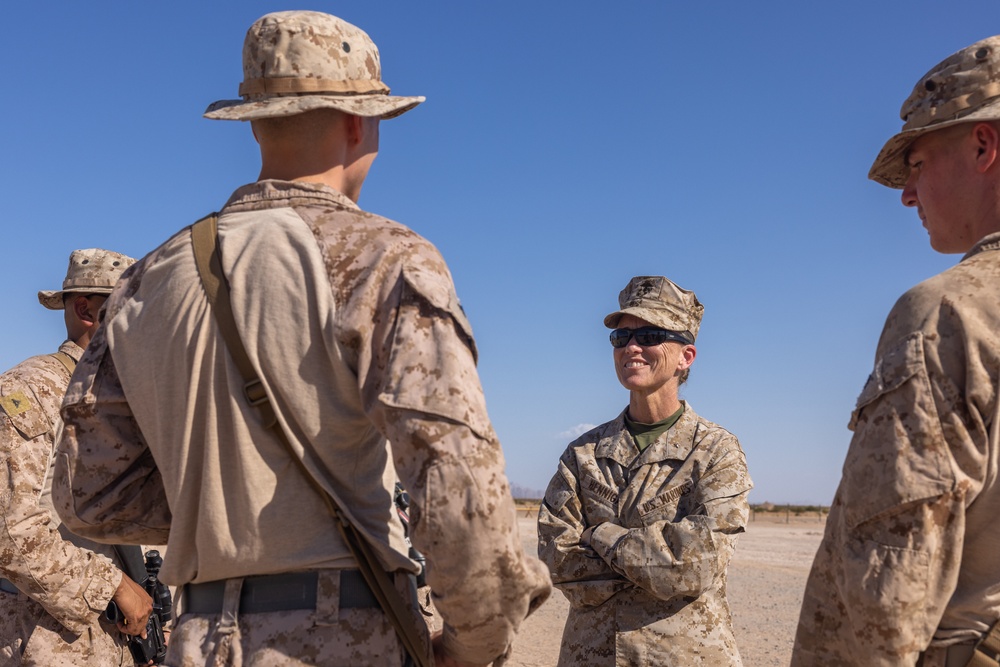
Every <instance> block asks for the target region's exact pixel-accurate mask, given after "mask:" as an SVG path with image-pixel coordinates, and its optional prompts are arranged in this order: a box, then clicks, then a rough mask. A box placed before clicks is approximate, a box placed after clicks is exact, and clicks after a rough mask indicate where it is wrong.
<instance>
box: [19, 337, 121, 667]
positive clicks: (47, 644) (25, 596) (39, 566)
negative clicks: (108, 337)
mask: <svg viewBox="0 0 1000 667" xmlns="http://www.w3.org/2000/svg"><path fill="white" fill-rule="evenodd" d="M59 351H60V352H61V353H63V354H66V355H68V356H69V357H71V358H72V359H79V357H80V355H81V354H82V353H83V350H81V349H80V347H79V346H77V345H76V344H75V343H73V342H71V341H66V342H65V343H63V344H62V346H60V348H59ZM69 380H70V373H69V370H68V368H67V367H66V366H65V365H64V364H63V363H61V362H60V361H59V360H58V359H57V358H56V357H54V356H52V355H43V356H38V357H32V358H30V359H28V360H26V361H24V362H22V363H20V364H18V365H17V366H15V367H14V368H12V369H10V370H9V371H7V372H6V373H4V374H3V375H0V466H2V467H0V470H2V471H3V480H4V482H5V483H4V484H3V485H0V517H2V518H0V521H2V522H3V527H2V530H0V577H2V578H4V579H6V580H7V581H9V582H11V583H12V584H14V585H15V586H17V588H18V589H19V590H20V593H12V592H7V591H0V665H3V666H4V667H7V666H9V665H40V666H41V665H44V666H45V667H51V666H53V665H70V666H73V665H79V666H81V667H83V666H90V665H95V666H97V667H107V666H111V665H114V666H115V667H117V666H119V665H122V664H126V663H125V656H126V655H127V652H126V651H124V649H123V643H122V642H121V640H120V635H119V633H118V631H117V630H116V629H114V627H113V626H107V627H105V626H102V625H101V623H100V622H99V617H100V614H101V612H103V611H104V609H105V607H107V604H108V601H109V600H111V596H112V595H113V594H114V592H115V589H116V588H117V587H118V584H119V582H120V581H121V577H122V573H121V571H120V570H118V568H116V567H115V566H114V564H113V563H112V561H111V559H110V558H109V556H108V554H109V553H110V551H111V548H110V547H108V546H106V545H100V544H96V543H92V542H90V541H88V540H84V539H83V538H80V537H77V536H76V535H72V534H71V533H69V532H68V531H67V530H66V529H65V527H64V526H60V524H59V520H58V517H57V516H56V514H55V512H54V511H52V506H51V499H50V498H49V496H48V493H47V485H46V483H45V482H46V473H47V471H48V470H49V464H50V461H51V457H52V445H53V439H54V431H55V430H56V428H57V425H58V419H59V405H60V404H61V402H62V398H63V394H64V393H65V391H66V386H67V385H68V384H69ZM127 664H131V659H129V660H128V663H127Z"/></svg>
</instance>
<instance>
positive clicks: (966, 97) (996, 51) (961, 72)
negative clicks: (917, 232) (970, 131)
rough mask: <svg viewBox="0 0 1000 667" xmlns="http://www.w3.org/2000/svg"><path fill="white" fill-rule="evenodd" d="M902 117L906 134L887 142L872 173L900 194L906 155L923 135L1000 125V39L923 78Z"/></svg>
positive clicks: (971, 49) (969, 48)
mask: <svg viewBox="0 0 1000 667" xmlns="http://www.w3.org/2000/svg"><path fill="white" fill-rule="evenodd" d="M899 116H900V118H901V119H902V120H903V129H902V130H901V131H900V132H899V133H898V134H896V135H895V136H893V137H892V138H891V139H889V141H888V142H886V144H885V146H883V148H882V150H881V151H880V152H879V155H878V157H877V158H876V159H875V162H874V163H873V164H872V168H871V171H870V172H869V173H868V177H869V178H871V179H872V180H874V181H877V182H879V183H882V184H883V185H887V186H889V187H894V188H901V187H903V186H904V185H905V184H906V179H907V176H908V174H909V170H908V168H907V166H906V164H905V158H906V151H907V149H908V148H909V147H910V145H911V144H912V143H913V142H914V141H915V140H916V139H917V138H918V137H920V136H921V135H923V134H926V133H928V132H932V131H935V130H940V129H943V128H945V127H949V126H951V125H956V124H958V123H968V122H972V121H979V120H996V119H1000V36H995V37H988V38H987V39H984V40H982V41H980V42H976V43H975V44H972V45H971V46H967V47H966V48H964V49H962V50H961V51H958V52H956V53H954V54H952V55H951V56H949V57H948V58H946V59H944V60H943V61H941V62H940V63H938V64H937V65H936V66H934V67H933V68H932V69H931V70H930V71H929V72H927V73H926V74H924V75H923V76H922V77H920V80H919V81H918V82H917V85H916V86H914V87H913V92H911V93H910V96H909V97H908V98H906V101H905V102H903V106H902V108H901V109H900V111H899Z"/></svg>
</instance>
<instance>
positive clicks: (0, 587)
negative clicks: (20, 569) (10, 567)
mask: <svg viewBox="0 0 1000 667" xmlns="http://www.w3.org/2000/svg"><path fill="white" fill-rule="evenodd" d="M0 591H3V592H4V593H10V594H12V595H17V594H18V593H20V592H21V591H20V590H18V588H17V586H15V585H14V584H12V583H11V582H9V581H7V580H6V579H0Z"/></svg>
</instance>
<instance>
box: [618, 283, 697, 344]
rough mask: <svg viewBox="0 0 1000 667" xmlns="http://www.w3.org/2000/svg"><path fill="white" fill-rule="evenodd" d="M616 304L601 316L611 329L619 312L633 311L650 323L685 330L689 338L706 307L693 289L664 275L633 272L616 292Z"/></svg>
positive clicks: (692, 341)
mask: <svg viewBox="0 0 1000 667" xmlns="http://www.w3.org/2000/svg"><path fill="white" fill-rule="evenodd" d="M618 307H619V308H620V310H616V311H615V312H613V313H611V314H610V315H608V316H607V317H605V318H604V326H606V327H607V328H609V329H614V328H615V327H617V326H618V320H620V319H621V318H622V315H635V316H636V317H638V318H639V319H642V320H646V321H647V322H649V323H650V324H653V325H655V326H658V327H663V328H664V329H670V330H671V331H680V332H682V333H687V334H688V336H689V337H690V342H691V343H694V341H695V339H696V338H697V337H698V327H700V326H701V316H702V315H703V314H704V312H705V307H704V306H702V305H701V302H699V301H698V297H697V296H695V294H694V292H692V291H690V290H686V289H684V288H682V287H679V286H678V285H677V284H675V283H673V282H671V281H670V280H667V279H666V278H664V277H663V276H636V277H635V278H633V279H632V280H630V281H628V285H626V286H625V289H623V290H622V291H621V293H620V294H619V295H618Z"/></svg>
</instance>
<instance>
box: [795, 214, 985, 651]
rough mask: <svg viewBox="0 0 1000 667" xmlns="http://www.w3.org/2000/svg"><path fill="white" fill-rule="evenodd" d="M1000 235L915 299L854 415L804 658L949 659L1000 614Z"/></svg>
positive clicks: (886, 338) (895, 320) (898, 313)
mask: <svg viewBox="0 0 1000 667" xmlns="http://www.w3.org/2000/svg"><path fill="white" fill-rule="evenodd" d="M998 286H1000V234H992V235H990V236H987V237H986V238H985V239H983V240H982V241H980V242H979V243H978V244H977V245H976V246H975V247H974V248H973V249H972V250H971V251H969V253H967V254H966V256H965V257H964V258H963V259H962V261H961V262H960V263H959V264H958V265H956V266H954V267H952V268H951V269H949V270H947V271H945V272H943V273H941V274H939V275H937V276H935V277H933V278H931V279H929V280H927V281H925V282H923V283H920V284H919V285H917V286H916V287H914V288H912V289H911V290H910V291H908V292H907V293H906V294H904V295H903V296H902V297H901V298H900V299H899V301H898V302H897V303H896V305H895V306H894V307H893V309H892V311H891V312H890V314H889V317H888V319H887V321H886V324H885V328H884V329H883V332H882V337H881V339H880V340H879V344H878V350H877V352H876V359H875V368H874V371H873V372H872V374H871V376H870V377H869V379H868V383H867V384H866V385H865V387H864V390H863V391H862V392H861V395H860V396H859V397H858V403H857V408H856V409H855V411H854V414H853V415H852V417H851V424H850V425H851V428H852V430H853V431H854V437H853V439H852V440H851V445H850V448H849V450H848V452H847V459H846V461H845V462H844V470H843V477H842V479H841V482H840V486H839V488H838V489H837V494H836V496H835V497H834V501H833V506H832V507H831V510H830V516H829V519H828V521H827V526H826V532H825V534H824V536H823V541H822V543H821V545H820V548H819V550H818V552H817V554H816V559H815V561H814V562H813V566H812V571H811V573H810V575H809V580H808V583H807V585H806V590H805V597H804V600H803V603H802V612H801V615H800V617H799V626H798V631H797V634H796V638H795V647H794V650H793V656H792V665H793V666H796V667H816V666H823V665H872V666H880V665H914V664H916V662H917V659H918V657H919V656H920V653H921V651H924V650H925V649H927V647H928V646H930V647H932V648H931V649H930V650H928V651H927V655H926V656H925V658H924V663H923V664H924V665H925V666H929V665H937V664H942V665H943V664H944V663H943V662H942V661H941V660H942V656H941V654H942V653H943V651H942V650H941V647H944V646H947V645H949V644H955V643H965V642H971V641H974V640H976V639H978V638H979V637H980V636H982V635H983V634H985V633H986V632H987V630H989V628H990V626H992V625H993V623H995V622H996V620H997V619H998V618H1000V558H998V554H1000V532H998V531H997V529H996V521H997V517H998V516H1000V483H998V473H1000V469H998V466H1000V435H998V432H1000V419H998V417H1000V415H998V412H1000V404H998V400H997V383H998V379H1000V378H998V375H1000V301H998V299H997V296H998Z"/></svg>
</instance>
